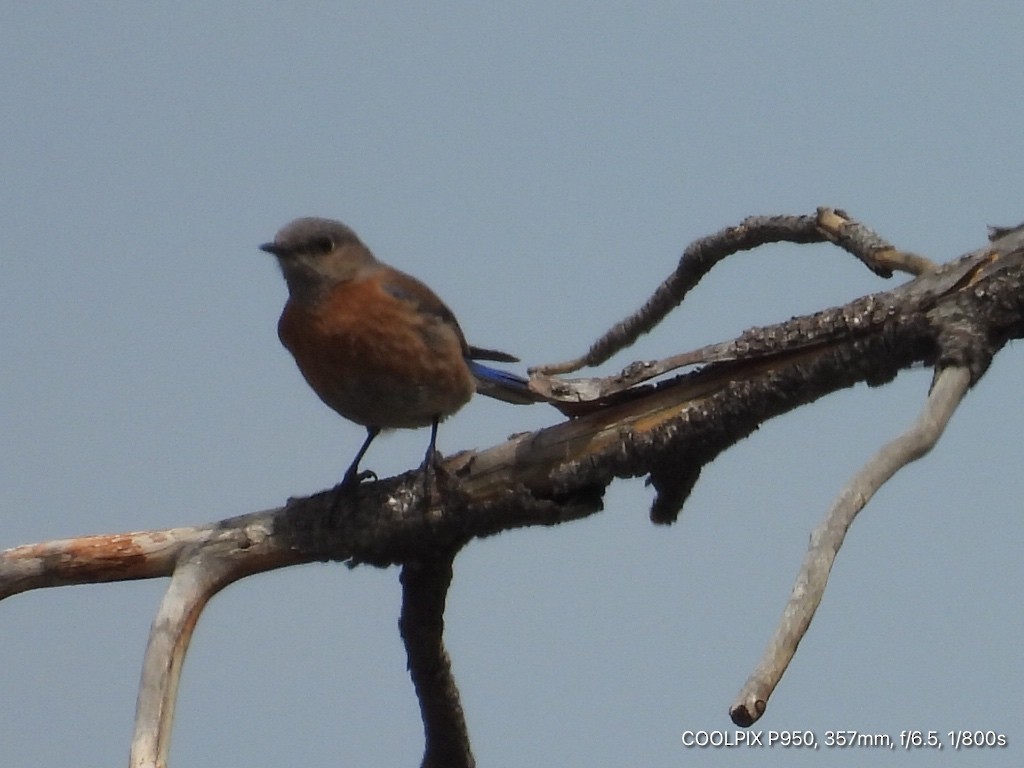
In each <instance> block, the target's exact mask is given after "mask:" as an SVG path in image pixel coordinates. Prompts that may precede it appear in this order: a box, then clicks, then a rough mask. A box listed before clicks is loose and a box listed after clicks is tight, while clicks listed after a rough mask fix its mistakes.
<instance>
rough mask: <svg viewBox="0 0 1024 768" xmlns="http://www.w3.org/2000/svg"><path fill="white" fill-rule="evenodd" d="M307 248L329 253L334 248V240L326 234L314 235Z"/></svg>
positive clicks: (320, 252)
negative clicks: (321, 235)
mask: <svg viewBox="0 0 1024 768" xmlns="http://www.w3.org/2000/svg"><path fill="white" fill-rule="evenodd" d="M309 250H310V251H312V252H313V253H317V254H323V253H330V252H331V251H333V250H334V241H333V240H331V238H329V237H327V236H323V237H314V238H313V239H312V240H310V241H309Z"/></svg>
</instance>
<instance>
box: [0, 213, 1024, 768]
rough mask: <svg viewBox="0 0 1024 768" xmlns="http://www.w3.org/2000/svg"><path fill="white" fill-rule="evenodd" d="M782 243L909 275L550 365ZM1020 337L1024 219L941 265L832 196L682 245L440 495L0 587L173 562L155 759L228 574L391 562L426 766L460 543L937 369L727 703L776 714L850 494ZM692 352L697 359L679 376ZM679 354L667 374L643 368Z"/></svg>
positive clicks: (227, 530) (397, 493) (74, 556)
mask: <svg viewBox="0 0 1024 768" xmlns="http://www.w3.org/2000/svg"><path fill="white" fill-rule="evenodd" d="M779 241H788V242H796V243H809V242H823V241H828V242H833V243H835V244H836V245H838V246H840V247H842V248H844V249H845V250H847V251H849V252H851V253H853V254H855V255H856V256H857V257H858V258H860V259H862V260H863V261H864V262H865V263H866V264H867V265H868V266H869V267H870V268H871V269H872V270H873V271H875V272H876V273H878V274H880V275H886V276H887V275H889V274H890V273H891V271H892V270H894V269H900V270H904V271H908V272H910V273H912V274H917V275H918V276H917V277H916V278H915V279H914V280H911V281H910V282H907V283H905V284H904V285H901V286H899V287H897V288H895V289H894V290H892V291H888V292H885V293H877V294H872V295H870V296H865V297H862V298H860V299H856V300H854V301H852V302H850V303H849V304H846V305H844V306H841V307H834V308H831V309H827V310H823V311H821V312H818V313H815V314H813V315H807V316H804V317H798V318H794V319H792V320H789V321H787V322H785V323H780V324H777V325H771V326H766V327H762V328H753V329H750V330H748V331H746V332H745V333H743V334H741V335H740V336H739V337H738V338H736V339H732V340H730V341H726V342H722V343H720V344H713V345H710V346H708V347H704V348H702V349H699V350H695V351H691V352H686V353H683V354H678V355H672V356H670V357H667V358H665V359H663V360H660V361H651V362H640V363H634V364H633V365H631V366H629V367H627V368H626V369H624V370H623V371H622V372H621V373H620V374H617V375H616V376H611V377H607V378H604V379H600V378H595V379H575V380H566V379H559V378H555V377H554V376H552V375H550V374H551V373H552V372H555V371H568V370H571V369H575V368H576V367H579V366H581V365H584V364H594V363H596V362H599V361H601V360H604V359H606V358H607V356H609V355H610V354H612V352H614V351H615V350H617V349H620V348H622V347H623V346H625V345H628V344H629V343H631V342H632V341H633V340H635V339H636V338H637V336H639V335H640V334H641V333H645V332H647V331H649V330H650V329H651V328H653V327H654V325H655V324H657V323H658V322H659V321H660V319H661V318H663V317H664V316H665V315H666V314H667V313H668V312H669V311H671V309H672V308H673V307H674V306H676V305H678V303H679V302H680V301H681V300H682V299H683V297H684V296H685V295H686V293H687V291H689V290H690V289H691V288H692V287H693V286H694V285H696V283H697V282H698V281H699V279H700V278H701V277H702V276H703V275H704V274H706V273H707V271H708V270H709V269H710V268H711V267H712V266H713V265H714V264H715V263H717V262H718V261H720V260H721V259H722V258H724V257H725V256H727V255H729V254H731V253H736V252H738V251H740V250H744V249H749V248H753V247H756V246H757V245H761V244H764V243H769V242H779ZM1021 337H1024V230H1022V229H1021V228H1016V229H1007V230H997V231H995V232H994V233H993V242H992V244H991V245H988V246H985V247H984V248H981V249H979V250H977V251H974V252H972V253H969V254H966V255H964V256H962V257H960V258H959V259H956V260H954V261H952V262H949V263H947V264H943V265H941V266H935V265H934V264H932V262H930V261H929V260H927V259H924V258H922V257H918V256H914V255H913V254H907V253H905V252H902V251H898V250H897V249H895V248H894V247H892V246H891V245H889V244H888V243H886V242H885V241H884V240H882V239H881V238H880V237H878V236H877V235H875V234H874V233H872V232H871V231H870V230H868V229H867V228H865V227H863V226H862V225H860V224H858V223H856V222H854V221H853V220H852V219H850V218H849V217H848V216H847V215H846V214H843V213H842V212H840V211H835V210H832V209H827V208H823V209H819V210H818V211H817V213H816V214H815V215H814V216H797V217H770V218H769V217H762V218H751V219H747V220H746V221H744V222H743V223H742V224H741V225H740V226H739V227H735V228H730V229H727V230H723V231H722V232H720V233H718V234H717V235H713V236H711V237H710V238H705V239H704V240H702V241H698V242H697V243H695V244H694V245H693V246H691V247H690V248H688V249H687V251H686V253H685V254H684V256H683V258H682V259H681V260H680V263H679V266H678V267H677V268H676V270H675V271H674V272H673V274H672V275H671V276H670V277H669V278H668V279H667V280H666V281H665V282H664V283H663V284H662V285H661V286H660V287H659V288H658V290H657V291H656V292H655V294H654V295H653V296H652V297H651V299H650V300H649V301H648V302H647V304H646V305H645V306H644V308H642V309H641V310H640V311H639V312H637V313H636V314H635V315H633V316H632V317H631V318H628V319H627V320H626V321H624V322H623V323H621V324H620V325H619V326H617V327H616V328H615V329H612V330H611V331H609V333H607V334H605V336H604V337H602V339H600V340H599V341H598V342H596V343H595V344H594V345H593V347H592V348H591V350H590V352H588V353H587V354H586V355H584V356H583V357H581V358H577V359H576V360H574V361H570V362H569V363H565V364H559V365H554V366H544V367H543V368H542V369H540V371H539V372H538V373H536V375H535V376H534V378H533V380H532V382H531V386H532V387H533V388H534V390H535V391H536V392H537V393H538V397H539V399H546V400H548V401H551V402H554V403H558V404H559V405H560V406H565V405H566V404H568V405H569V406H570V407H568V408H566V409H565V410H567V411H568V412H571V413H575V414H577V415H578V418H574V419H571V420H569V421H565V422H562V423H559V424H555V425H554V426H551V427H548V428H546V429H541V430H538V431H536V432H532V433H528V434H521V435H516V436H514V437H513V438H511V439H510V440H508V441H507V442H505V443H502V444H500V445H497V446H494V447H493V448H489V449H487V450H484V451H479V452H465V453H461V454H458V455H455V456H451V457H449V458H448V459H447V460H446V461H445V462H444V467H443V471H442V472H441V474H440V476H439V484H438V488H439V490H440V491H441V494H440V496H441V500H442V502H443V503H441V504H440V505H435V504H433V503H428V500H426V499H424V498H423V495H422V489H423V483H422V482H420V478H419V476H418V474H417V473H407V474H406V475H403V476H400V477H397V478H389V479H386V480H382V481H380V482H375V483H366V484H364V485H362V486H360V487H359V489H358V490H357V491H356V492H355V493H349V494H346V495H343V496H339V495H338V494H339V490H338V489H334V490H330V491H325V492H323V493H320V494H316V495H314V496H310V497H306V498H299V499H292V500H290V501H289V502H288V504H287V505H286V506H284V507H282V508H279V509H273V510H268V511H265V512H258V513H254V514H251V515H244V516H241V517H236V518H230V519H227V520H222V521H220V522H217V523H213V524H209V525H205V526H197V527H189V528H175V529H169V530H165V531H145V532H136V533H128V534H117V535H108V536H88V537H82V538H78V539H66V540H62V541H54V542H47V543H42V544H35V545H26V546H22V547H15V548H14V549H10V550H7V551H6V552H3V553H0V599H2V598H4V597H9V596H11V595H14V594H17V593H19V592H23V591H26V590H30V589H36V588H42V587H51V586H61V585H67V584H82V583H95V582H105V581H116V580H126V579H142V578H154V577H158V576H169V577H171V580H170V584H169V588H168V591H167V594H166V595H165V597H164V600H163V602H162V604H161V606H160V609H159V612H158V614H157V617H156V619H155V620H154V622H153V627H152V630H151V633H150V640H149V646H148V648H147V651H146V658H145V661H144V667H143V671H142V680H141V684H140V690H139V700H138V705H137V711H136V730H135V737H134V739H133V742H132V753H131V765H132V766H133V768H142V767H143V766H146V767H147V768H149V767H153V768H155V767H157V766H159V768H164V766H166V762H167V754H168V746H169V744H170V727H171V722H172V719H173V712H174V704H175V700H176V693H177V687H178V681H179V679H180V672H181V668H182V663H183V660H184V656H185V652H186V650H187V647H188V642H189V640H190V638H191V635H192V630H193V629H194V627H195V623H196V621H197V620H198V617H199V615H200V613H201V611H202V610H203V608H204V607H205V606H206V605H207V603H208V602H209V600H210V598H211V597H212V596H213V595H214V594H216V592H217V591H219V590H220V589H223V588H224V587H225V586H226V585H228V584H230V583H231V582H233V581H236V580H238V579H240V578H243V577H245V576H248V575H251V574H254V573H258V572H261V571H267V570H271V569H275V568H283V567H287V566H290V565H296V564H299V563H305V562H311V561H317V560H333V561H341V562H345V563H348V564H349V565H353V566H354V565H356V564H360V563H366V564H372V565H377V566H381V567H383V566H389V565H399V566H400V567H401V580H402V586H403V605H402V615H401V621H400V628H401V633H402V637H403V640H404V641H405V643H406V649H407V653H408V658H409V668H410V673H411V675H412V677H413V681H414V684H415V687H416V692H417V696H418V698H419V701H420V709H421V713H422V716H423V721H424V729H425V736H426V748H425V753H424V765H427V766H441V765H445V766H471V765H472V764H473V757H472V753H471V751H470V748H469V743H470V742H469V736H468V733H467V731H466V726H465V719H464V717H463V715H462V710H461V706H460V704H459V696H458V691H457V688H456V685H455V680H454V677H453V675H452V673H451V666H450V662H449V659H448V656H447V652H446V651H445V648H444V643H443V627H444V606H445V599H446V596H447V590H448V586H449V584H450V581H451V563H452V558H453V557H454V556H455V555H456V553H457V552H458V551H459V550H460V549H461V547H463V546H465V545H466V544H467V543H468V542H470V541H472V540H473V539H475V538H481V537H485V536H490V535H493V534H495V533H498V532H501V531H506V530H511V529H514V528H518V527H523V526H534V525H557V524H559V523H562V522H565V521H567V520H573V519H579V518H581V517H585V516H587V515H590V514H593V513H594V512H596V511H598V510H599V509H600V508H601V505H602V498H603V493H604V490H605V488H606V487H607V486H608V484H609V483H610V482H611V481H612V480H613V479H614V478H626V477H643V476H646V477H647V478H648V479H649V481H650V484H651V485H652V486H653V487H654V490H655V498H654V500H653V503H652V507H651V516H652V519H653V520H654V521H655V522H659V523H671V522H672V521H673V520H675V518H676V516H677V515H678V513H679V511H680V509H681V508H682V505H683V503H684V502H685V500H686V498H687V497H688V495H689V493H690V491H691V490H692V488H693V486H694V484H695V483H696V481H697V479H698V477H699V475H700V472H701V470H702V469H703V467H704V466H705V465H706V464H708V463H709V462H711V461H712V460H713V459H714V458H715V457H717V456H718V454H720V453H721V452H722V451H724V450H726V449H727V448H728V447H729V446H731V445H734V444H735V443H736V442H737V441H739V440H741V439H742V438H743V437H745V436H746V435H748V434H750V432H752V431H753V430H754V429H756V428H757V427H758V426H759V425H760V424H762V423H764V422H765V421H766V420H768V419H770V418H772V417H773V416H777V415H780V414H782V413H786V412H788V411H790V410H793V409H794V408H798V407H800V406H801V405H804V404H807V403H810V402H813V401H814V400H816V399H817V398H819V397H822V396H824V395H826V394H829V393H831V392H834V391H836V390H838V389H842V388H844V387H849V386H852V385H854V384H857V383H859V382H866V383H868V384H869V385H878V384H882V383H885V382H887V381H889V380H890V379H892V378H893V377H894V376H895V375H896V374H897V373H898V372H899V371H901V370H903V369H905V368H908V367H910V366H912V365H915V364H922V363H923V364H925V365H929V366H933V367H935V369H936V371H937V372H938V374H937V376H936V379H935V386H934V388H933V390H932V392H931V394H930V395H929V399H928V405H927V407H926V409H925V412H924V414H922V417H921V419H919V421H918V423H917V424H916V425H915V427H914V428H913V429H912V430H911V431H910V432H908V433H907V434H906V435H904V436H902V437H901V438H899V439H897V440H896V441H894V442H893V443H892V444H890V445H889V446H887V447H886V448H884V449H883V450H882V451H881V452H879V454H878V455H877V456H876V457H875V458H874V459H872V461H871V462H870V463H869V464H868V465H867V466H866V467H865V468H864V470H862V472H861V473H860V474H859V475H858V476H857V477H856V478H854V480H853V481H852V482H851V484H850V486H849V487H848V488H847V489H846V490H845V491H844V492H843V493H842V494H841V495H840V497H839V499H838V500H837V501H836V503H835V504H834V506H833V508H832V510H831V511H830V512H829V515H828V517H827V518H826V520H825V522H824V523H822V525H821V526H820V527H819V529H818V530H817V531H815V533H814V536H813V540H812V544H811V548H810V550H809V551H808V553H807V557H806V559H805V562H804V567H803V569H802V570H801V574H800V577H799V579H798V581H797V584H796V586H795V587H794V590H793V596H792V598H791V600H790V604H789V605H788V606H787V608H786V611H785V612H784V614H783V620H782V622H781V624H780V627H779V630H778V632H777V633H776V637H775V639H774V640H773V641H772V643H771V645H770V646H769V649H768V651H767V652H766V654H765V658H764V660H763V661H762V662H761V664H760V665H759V666H758V668H757V669H756V670H755V672H754V674H753V675H751V677H750V680H749V681H748V683H747V685H746V686H745V687H744V689H743V691H742V692H741V694H740V698H739V700H738V701H737V703H736V704H735V705H734V707H733V718H734V719H735V720H736V722H738V723H741V724H749V723H751V722H753V721H754V720H756V719H757V717H759V716H760V715H761V714H762V713H763V711H764V707H765V703H766V702H767V699H768V697H769V695H770V694H771V692H772V690H773V689H774V687H775V685H776V684H777V683H778V681H779V679H780V677H781V675H782V673H783V672H784V670H785V669H786V666H787V665H788V663H789V662H790V660H791V659H792V657H793V654H794V652H795V650H796V647H797V644H798V643H799V641H800V638H801V637H802V636H803V634H804V633H805V632H806V631H807V627H808V626H809V624H810V621H811V618H812V616H813V614H814V611H815V609H816V607H817V605H818V604H819V603H820V600H821V598H822V594H823V592H824V589H825V584H826V582H827V578H828V573H829V569H830V568H831V566H832V563H833V561H834V558H835V556H836V554H837V552H838V550H839V546H840V545H841V543H842V540H843V537H844V536H845V534H846V531H847V530H848V528H849V526H850V524H851V523H852V521H853V519H854V518H855V516H856V514H857V512H858V511H859V510H860V509H861V508H862V507H863V506H864V504H866V503H867V501H868V499H869V498H870V497H871V495H872V494H873V493H874V492H875V491H876V490H877V489H878V488H879V487H880V486H881V484H882V483H884V482H885V481H886V480H887V479H888V478H889V477H891V476H892V474H893V473H894V472H895V471H897V470H898V469H899V468H900V467H901V466H903V465H905V464H906V463H907V462H908V461H911V460H913V459H915V458H918V457H919V456H921V455H923V454H924V453H925V452H927V450H928V449H929V448H930V447H931V446H932V445H934V443H935V441H936V440H938V439H939V436H940V435H941V433H942V429H943V428H944V426H945V424H946V422H947V421H948V419H949V417H950V416H951V415H952V413H953V410H954V409H955V408H956V405H957V403H959V402H960V400H961V398H962V397H963V396H964V394H965V392H966V390H967V388H968V387H969V386H970V385H972V384H973V383H974V382H976V381H977V380H978V379H979V378H980V377H981V376H982V375H983V374H984V372H985V370H986V368H987V366H988V364H989V362H990V361H991V360H992V358H993V356H994V355H995V354H996V353H997V352H998V351H999V350H1000V349H1001V348H1002V347H1003V345H1005V344H1006V342H1007V341H1008V340H1010V339H1013V338H1021ZM685 368H691V370H688V371H684V372H679V371H680V369H685ZM672 371H676V373H675V375H674V378H671V379H668V380H665V379H662V380H661V381H660V382H658V383H657V384H651V383H645V382H649V381H650V380H651V379H652V378H654V377H658V376H661V377H663V376H664V374H666V373H669V372H672Z"/></svg>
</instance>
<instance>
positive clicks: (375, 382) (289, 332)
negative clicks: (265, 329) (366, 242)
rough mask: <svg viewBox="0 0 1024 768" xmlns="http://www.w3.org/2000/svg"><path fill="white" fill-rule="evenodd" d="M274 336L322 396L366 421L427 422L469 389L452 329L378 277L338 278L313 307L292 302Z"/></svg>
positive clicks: (452, 407) (451, 408) (462, 399)
mask: <svg viewBox="0 0 1024 768" xmlns="http://www.w3.org/2000/svg"><path fill="white" fill-rule="evenodd" d="M278 335H279V337H280V339H281V343H282V344H284V346H285V347H286V348H287V349H288V350H289V351H290V352H291V353H292V356H293V357H294V358H295V362H296V363H297V364H298V366H299V370H300V371H301V372H302V375H303V376H304V377H305V379H306V381H307V382H309V385H310V386H311V387H312V388H313V390H314V391H315V392H316V393H317V394H318V395H319V396H320V399H322V400H323V401H324V402H325V403H326V404H327V405H329V406H330V407H331V408H333V409H334V410H335V411H337V412H338V413H340V414H341V415H342V416H344V417H345V418H347V419H350V420H351V421H354V422H356V423H358V424H362V425H364V426H375V427H380V428H382V429H388V428H392V427H421V426H427V425H429V424H430V423H431V422H432V421H433V419H434V418H444V417H446V416H449V415H451V414H452V413H454V412H455V411H457V410H458V409H459V408H461V407H462V406H463V405H464V404H465V403H466V401H467V400H469V398H470V397H471V396H472V394H473V390H474V385H473V379H472V377H471V375H470V373H469V369H468V367H467V366H466V362H465V359H464V358H463V349H462V338H461V335H460V332H459V331H458V328H457V326H454V325H452V324H451V323H450V322H448V321H446V320H445V319H444V318H442V317H439V316H438V315H436V314H431V313H425V312H422V311H420V310H419V309H418V306H417V304H416V303H415V302H413V301H411V300H405V299H403V298H398V297H396V296H395V295H394V294H393V293H389V292H387V291H384V290H382V288H381V284H380V281H379V280H376V279H366V280H358V281H356V280H353V281H348V282H345V283H341V284H339V285H338V286H337V287H336V288H335V289H334V290H333V291H332V292H331V293H330V294H329V295H328V296H327V297H326V298H325V299H324V300H323V301H321V302H319V303H317V304H314V305H308V304H299V303H296V302H292V301H289V302H288V304H286V305H285V308H284V312H283V313H282V314H281V319H280V321H279V323H278Z"/></svg>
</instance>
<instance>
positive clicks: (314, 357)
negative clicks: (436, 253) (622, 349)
mask: <svg viewBox="0 0 1024 768" xmlns="http://www.w3.org/2000/svg"><path fill="white" fill-rule="evenodd" d="M259 248H260V250H262V251H265V252H267V253H270V254H272V255H273V256H275V257H276V259H277V262H278V265H279V266H280V268H281V273H282V275H283V276H284V280H285V283H286V285H287V287H288V299H287V302H286V303H285V306H284V309H283V311H282V312H281V317H280V319H279V321H278V325H277V331H278V337H279V339H280V341H281V343H282V344H283V345H284V347H285V348H286V349H287V350H288V351H289V352H290V353H291V354H292V356H293V357H294V358H295V363H296V365H297V366H298V368H299V371H300V372H301V373H302V376H303V377H304V378H305V380H306V382H307V383H308V384H309V386H310V387H311V388H312V389H313V391H314V392H315V393H316V394H317V395H318V396H319V397H320V399H321V400H322V401H323V402H324V403H325V404H326V405H327V406H328V407H330V408H331V409H333V410H334V411H336V412H337V413H338V414H340V415H341V416H342V417H344V418H346V419H348V420H349V421H352V422H355V423H356V424H359V425H361V426H363V427H364V428H365V429H366V438H365V439H364V441H363V443H362V445H361V446H360V448H359V450H358V451H357V452H356V455H355V458H354V459H353V460H352V463H351V464H350V465H349V467H348V469H347V470H346V471H345V475H344V477H343V479H342V482H341V487H342V488H343V489H351V488H353V487H355V486H358V485H359V484H360V483H361V482H362V481H363V480H366V479H370V478H374V479H375V478H376V474H375V473H373V472H370V471H364V472H360V471H359V465H360V462H361V461H362V460H363V457H364V456H365V454H366V451H367V450H368V449H369V447H370V444H371V443H372V442H373V441H374V439H375V438H376V437H377V435H379V434H380V433H381V432H382V431H385V430H391V429H416V428H421V427H430V442H429V444H428V446H427V453H426V456H425V457H424V460H423V465H422V468H423V470H424V473H425V474H424V478H425V480H424V482H425V488H426V491H427V492H428V494H429V478H430V469H431V467H432V465H433V462H434V461H435V457H436V444H437V428H438V424H439V423H440V422H441V421H442V420H443V419H445V418H447V417H448V416H451V415H452V414H454V413H455V412H456V411H458V410H459V409H460V408H462V406H463V405H465V404H466V403H467V402H468V401H469V399H470V398H471V397H472V395H473V393H474V392H480V393H481V394H485V395H488V396H490V397H493V398H496V399H499V400H504V401H505V402H509V403H515V404H528V403H533V402H537V401H538V396H537V395H536V394H535V393H533V392H532V391H531V390H530V388H529V384H528V382H527V380H526V379H524V378H522V377H521V376H518V375H517V374H515V373H512V372H511V371H506V370H502V369H498V368H493V367H491V366H488V365H484V364H483V363H481V362H479V361H481V360H487V361H493V362H502V363H514V362H518V358H516V357H514V356H513V355H510V354H508V353H505V352H500V351H498V350H494V349H486V348H483V347H475V346H471V345H470V344H468V343H467V341H466V337H465V336H464V334H463V332H462V329H461V328H460V327H459V323H458V321H457V320H456V319H455V315H454V314H453V313H452V311H451V310H450V309H449V308H448V306H447V305H446V304H445V303H444V302H443V301H441V299H440V298H439V297H438V296H437V294H435V293H434V292H433V291H432V290H431V289H430V288H428V287H427V286H426V285H425V284H424V283H422V282H420V281H419V280H417V279H416V278H415V277H412V276H411V275H408V274H406V273H404V272H401V271H399V270H397V269H395V268H394V267H391V266H388V265H387V264H385V263H383V262H381V261H379V260H378V259H377V258H376V257H375V256H374V254H373V252H372V251H371V250H370V249H369V248H368V247H367V246H366V245H365V244H364V243H363V242H362V240H360V239H359V237H358V236H357V235H356V233H355V232H354V231H353V230H352V229H350V228H349V227H348V226H346V225H345V224H343V223H341V222H340V221H336V220H333V219H325V218H318V217H304V218H299V219H295V220H294V221H291V222H290V223H288V224H286V225H285V226H284V227H282V228H281V229H280V230H279V231H278V232H277V233H276V235H275V236H274V239H273V241H271V242H268V243H264V244H263V245H261V246H259Z"/></svg>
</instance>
